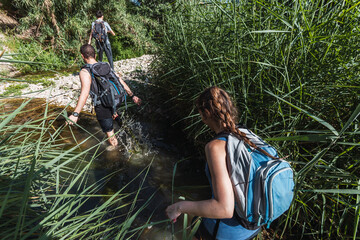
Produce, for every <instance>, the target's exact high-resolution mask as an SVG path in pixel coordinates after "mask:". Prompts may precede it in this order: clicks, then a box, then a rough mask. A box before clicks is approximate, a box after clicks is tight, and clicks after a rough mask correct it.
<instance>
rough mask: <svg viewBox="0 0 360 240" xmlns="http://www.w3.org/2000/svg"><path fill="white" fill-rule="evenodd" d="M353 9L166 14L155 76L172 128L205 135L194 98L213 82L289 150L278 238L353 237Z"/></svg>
mask: <svg viewBox="0 0 360 240" xmlns="http://www.w3.org/2000/svg"><path fill="white" fill-rule="evenodd" d="M359 13H360V11H359V3H358V2H357V1H347V2H339V1H320V0H317V1H303V0H298V1H276V0H273V1H245V2H244V1H240V2H239V3H224V2H221V1H215V0H214V1H212V0H211V1H208V4H198V2H197V1H178V2H177V3H176V4H174V8H173V11H170V12H168V14H167V15H166V18H165V19H166V21H165V23H166V24H165V27H164V33H163V35H164V39H163V40H164V42H163V44H162V45H161V48H160V49H161V50H160V53H159V57H158V59H157V60H158V61H157V62H155V63H154V69H155V70H156V72H157V73H158V74H157V76H155V77H154V79H156V80H157V81H156V84H158V86H160V87H161V88H162V89H163V91H162V92H163V94H164V96H165V97H164V98H165V99H166V101H165V103H164V104H167V106H168V109H169V110H170V111H171V112H172V114H173V115H174V116H177V119H178V120H179V121H178V123H177V124H178V126H181V127H183V128H184V131H185V132H186V133H187V134H188V136H189V138H191V139H193V138H196V139H197V140H198V142H204V141H205V139H209V137H210V133H209V129H208V128H205V127H204V126H203V124H202V122H201V119H200V117H199V115H198V113H197V111H196V110H195V109H194V100H195V99H196V98H197V96H198V95H199V93H200V92H201V91H202V90H203V89H204V88H206V87H208V86H213V85H217V86H220V87H222V88H224V89H226V90H227V91H228V92H229V93H230V94H231V95H232V96H233V97H234V101H235V102H236V104H237V106H238V108H239V110H240V111H239V120H240V122H241V123H243V124H245V125H247V126H248V127H249V128H250V129H252V130H254V131H255V132H256V133H257V134H258V135H260V136H261V137H263V138H265V139H266V140H268V141H269V142H270V143H271V144H273V145H275V146H276V147H277V148H278V149H279V150H280V153H281V154H282V155H283V156H285V155H290V158H289V160H290V161H291V163H292V165H293V167H294V169H295V172H296V176H295V177H296V179H297V184H296V198H295V201H294V203H293V205H292V207H291V209H290V210H289V212H288V214H287V215H286V216H285V215H284V216H283V217H282V218H281V219H279V220H278V222H277V224H272V228H273V230H274V234H278V235H277V236H285V237H286V238H287V239H294V238H296V239H299V238H311V239H344V238H353V239H356V238H357V237H358V236H359V233H358V220H359V217H358V216H359V215H358V212H359V209H358V207H357V204H358V202H359V201H358V196H359V195H358V194H359V192H358V190H357V189H358V176H359V174H360V171H359V162H360V154H359V145H360V138H359V120H358V115H359V106H358V102H359V101H358V100H359V93H358V86H357V85H358V82H359V80H360V79H359V76H360V65H359V64H358V56H359V48H358V47H357V45H358V39H359V37H360V31H359V28H358V24H359ZM354 226H355V227H354ZM274 236H275V235H274Z"/></svg>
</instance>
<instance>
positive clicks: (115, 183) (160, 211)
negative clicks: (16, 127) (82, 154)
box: [4, 99, 209, 240]
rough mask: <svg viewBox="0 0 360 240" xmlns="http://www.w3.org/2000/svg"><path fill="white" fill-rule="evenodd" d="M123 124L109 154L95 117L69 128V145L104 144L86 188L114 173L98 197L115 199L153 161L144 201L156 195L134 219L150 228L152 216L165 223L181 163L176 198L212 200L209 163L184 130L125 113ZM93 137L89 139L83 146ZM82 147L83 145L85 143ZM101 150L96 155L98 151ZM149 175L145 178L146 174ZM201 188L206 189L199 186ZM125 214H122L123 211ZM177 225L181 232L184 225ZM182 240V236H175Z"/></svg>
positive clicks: (156, 234) (34, 111)
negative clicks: (206, 167) (206, 166)
mask: <svg viewBox="0 0 360 240" xmlns="http://www.w3.org/2000/svg"><path fill="white" fill-rule="evenodd" d="M22 102H23V100H21V99H17V100H16V99H15V100H11V101H10V100H9V101H8V102H7V104H6V105H5V107H4V110H5V111H11V110H13V109H15V108H16V107H17V106H19V105H20V104H21V103H22ZM44 107H45V102H44V100H39V99H35V100H33V101H31V102H30V104H28V106H27V109H28V110H30V111H28V112H27V113H25V114H20V115H19V116H18V117H17V120H16V121H17V122H18V123H22V122H24V121H27V120H28V119H31V118H36V117H39V116H40V115H41V113H42V112H43V111H44ZM50 108H52V111H57V112H60V111H62V110H63V108H60V107H57V106H50ZM122 119H123V125H122V127H121V128H119V127H118V126H117V125H116V123H114V125H115V126H114V127H115V131H116V133H117V138H118V140H119V143H120V144H119V148H117V149H116V150H112V151H107V150H106V148H107V147H108V143H107V142H106V141H104V140H105V134H104V133H103V132H102V131H101V128H100V126H99V124H98V123H97V121H96V118H95V116H94V115H91V114H86V113H82V114H81V118H80V120H79V121H78V124H79V126H75V127H69V126H67V127H65V128H64V130H63V131H62V133H61V138H62V141H63V142H65V143H66V145H67V148H71V147H74V146H77V145H78V151H81V150H84V149H89V148H92V147H93V146H95V145H97V144H98V143H99V142H101V141H103V143H102V144H101V145H100V147H99V149H98V150H96V149H94V150H92V151H91V152H90V154H88V155H89V160H90V158H91V156H92V155H93V154H96V153H100V154H97V155H96V158H95V159H93V163H92V165H91V169H90V170H89V178H88V180H87V181H88V182H87V184H88V185H90V184H93V183H95V182H98V181H99V180H101V179H102V178H104V177H105V176H108V175H109V174H111V173H114V172H115V174H114V175H113V176H112V177H111V178H110V179H109V180H108V181H107V182H106V184H104V186H102V188H101V189H100V190H99V194H103V195H111V194H113V193H115V192H117V191H118V190H119V189H121V188H122V187H124V186H125V185H126V184H127V183H129V182H131V181H132V180H133V179H135V178H136V176H137V175H138V174H139V173H140V172H141V171H142V170H143V169H144V168H146V166H148V165H149V164H150V163H152V165H151V168H150V171H149V174H148V175H147V176H146V180H145V183H144V186H143V190H142V191H141V192H140V196H139V199H140V201H146V200H147V199H148V198H149V197H150V196H151V195H153V193H154V192H155V195H154V197H153V199H152V201H151V202H150V204H149V205H148V206H147V207H146V208H145V209H144V210H143V211H142V212H141V215H140V217H138V218H137V219H136V221H135V224H136V225H137V226H141V225H143V224H145V222H146V221H147V219H148V218H150V217H151V221H152V222H157V221H161V220H164V219H166V215H165V208H166V207H167V206H168V205H169V204H170V203H171V200H172V176H173V169H174V165H175V163H176V162H178V161H180V160H183V161H182V162H181V163H179V165H178V167H177V171H176V175H175V191H174V196H173V198H174V200H175V201H177V198H178V197H179V196H180V195H181V196H184V197H185V198H186V199H195V200H199V199H204V198H205V197H208V192H209V189H208V188H207V187H204V186H206V185H207V180H206V177H205V176H204V171H203V166H204V162H203V161H199V159H198V158H197V157H196V156H195V155H194V150H193V149H192V146H191V145H190V144H188V143H187V141H186V140H185V137H184V136H183V135H182V133H181V131H179V130H177V129H175V128H173V127H171V126H169V124H168V123H166V121H161V120H156V121H146V120H141V121H137V120H136V119H134V118H132V117H131V116H129V115H127V114H126V113H125V114H123V116H122ZM63 124H64V118H59V119H57V120H56V121H55V122H54V124H53V125H54V126H55V128H59V127H61V126H62V125H63ZM90 135H93V136H92V137H91V138H90V139H89V140H87V141H85V142H83V141H84V140H85V139H87V138H88V137H89V136H90ZM81 142H83V143H82V144H78V143H81ZM96 151H97V152H96ZM142 177H145V176H142ZM140 181H142V178H139V179H138V180H136V181H133V182H131V184H130V186H129V188H128V189H127V191H129V192H131V191H136V190H137V189H138V187H139V184H140ZM198 186H201V187H198ZM102 200H103V199H94V200H92V201H89V202H87V204H86V205H84V207H83V209H82V210H83V211H86V210H88V209H90V208H94V207H96V206H97V204H98V203H99V201H102ZM119 214H121V213H119ZM176 227H179V228H181V227H182V226H181V224H177V226H176ZM140 239H143V240H145V239H172V237H171V228H170V225H169V224H163V225H156V226H154V227H152V228H151V229H150V228H149V229H146V231H144V233H143V235H142V236H141V238H140ZM174 239H178V238H174Z"/></svg>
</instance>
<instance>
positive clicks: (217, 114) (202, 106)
mask: <svg viewBox="0 0 360 240" xmlns="http://www.w3.org/2000/svg"><path fill="white" fill-rule="evenodd" d="M196 108H197V109H198V111H200V112H201V113H203V114H205V115H206V116H211V118H212V119H213V120H214V121H217V122H218V123H220V124H221V126H222V127H223V128H224V131H225V132H228V133H232V134H234V135H235V136H237V137H238V138H239V139H241V140H243V141H244V142H245V143H246V144H248V145H250V146H251V147H253V148H255V149H257V150H259V151H261V152H262V153H264V154H265V155H267V156H269V157H271V158H273V159H276V157H274V156H272V155H270V154H269V153H267V152H266V151H264V150H262V149H261V148H259V147H258V146H256V145H255V144H254V143H253V142H251V141H250V140H249V139H248V138H247V137H246V134H245V133H243V132H241V131H240V130H239V128H238V127H237V126H236V122H237V115H238V111H237V108H236V106H235V105H234V103H233V101H232V99H231V97H230V96H229V94H228V93H227V92H226V91H224V90H223V89H221V88H219V87H216V86H213V87H209V88H207V89H205V90H204V91H203V92H202V93H201V94H200V96H199V97H198V99H197V101H196Z"/></svg>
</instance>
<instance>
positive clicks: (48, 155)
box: [0, 100, 151, 239]
mask: <svg viewBox="0 0 360 240" xmlns="http://www.w3.org/2000/svg"><path fill="white" fill-rule="evenodd" d="M29 103H30V100H27V101H24V102H23V103H22V104H21V105H20V106H19V107H18V108H17V109H15V110H12V111H6V109H7V108H6V106H5V105H4V104H5V103H4V102H1V103H0V108H1V109H3V110H5V111H1V112H2V113H1V115H0V118H1V119H2V121H1V124H0V136H1V137H0V153H1V161H0V222H1V224H0V230H1V231H0V238H1V239H27V238H30V237H36V238H37V239H83V238H86V239H99V237H100V236H101V237H102V238H103V239H124V238H126V237H128V236H130V235H135V236H136V235H137V234H139V233H140V232H141V230H142V229H141V228H139V227H137V228H136V229H137V230H136V229H135V226H134V225H133V224H134V220H135V219H136V217H137V216H138V215H139V214H140V213H141V211H142V210H143V209H144V208H145V207H146V206H147V204H148V203H149V201H150V200H151V196H149V198H148V199H147V200H146V201H141V203H140V202H139V203H138V201H139V200H140V199H138V196H139V193H140V191H141V190H142V186H143V183H144V181H145V180H146V175H147V173H148V171H149V169H150V166H151V163H150V164H149V165H148V167H146V168H145V169H144V170H143V171H141V172H139V174H138V175H137V176H136V177H135V178H134V179H133V180H132V181H135V180H137V179H138V178H139V177H141V181H140V185H139V188H138V190H135V191H133V192H129V191H128V190H127V189H128V188H127V186H129V184H131V183H132V181H130V182H129V183H126V184H125V185H124V186H123V187H122V188H121V189H119V190H117V191H116V192H114V193H111V194H104V193H101V191H100V190H101V189H102V188H103V186H104V184H106V182H108V181H109V180H110V179H111V177H112V176H114V175H115V174H119V170H118V171H114V172H113V173H111V174H109V175H108V176H105V177H103V178H102V179H99V180H97V181H95V182H92V183H88V181H89V170H90V168H91V165H92V164H93V160H94V159H95V158H97V157H98V156H99V155H100V154H101V152H99V146H100V145H101V144H102V141H99V142H98V143H97V144H95V145H93V146H92V147H90V148H87V149H81V151H80V150H79V147H80V146H81V144H83V143H85V142H86V141H88V140H89V139H91V138H92V136H91V135H90V136H89V137H88V138H86V139H84V140H82V142H79V144H78V145H75V146H73V147H69V146H67V144H66V141H65V140H66V139H64V137H63V136H62V133H63V130H64V128H65V125H64V124H63V125H60V126H59V124H56V122H57V119H58V118H61V117H62V116H63V115H64V111H66V109H65V110H63V111H61V112H58V111H53V110H51V109H50V107H49V106H48V105H47V104H45V105H44V106H43V107H44V111H43V112H41V113H40V114H31V112H33V110H32V109H31V107H28V104H29ZM36 107H38V106H36ZM23 116H26V118H24V117H23ZM23 119H25V120H23ZM104 141H106V139H105V140H104ZM144 176H145V177H144ZM94 201H95V202H97V203H96V206H94V207H93V208H90V209H88V210H83V208H84V206H86V205H89V204H90V206H91V205H93V204H94ZM85 209H86V208H85Z"/></svg>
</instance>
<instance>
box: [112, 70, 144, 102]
mask: <svg viewBox="0 0 360 240" xmlns="http://www.w3.org/2000/svg"><path fill="white" fill-rule="evenodd" d="M116 75H117V76H118V77H119V81H120V83H121V85H123V87H124V89H125V91H126V93H127V94H128V96H130V97H131V98H132V100H133V102H134V103H136V104H137V105H140V104H141V99H140V98H138V97H137V96H135V95H134V93H133V92H132V91H131V89H130V87H129V86H128V85H127V84H126V82H125V81H124V80H122V78H121V76H120V74H119V73H117V74H116Z"/></svg>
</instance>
